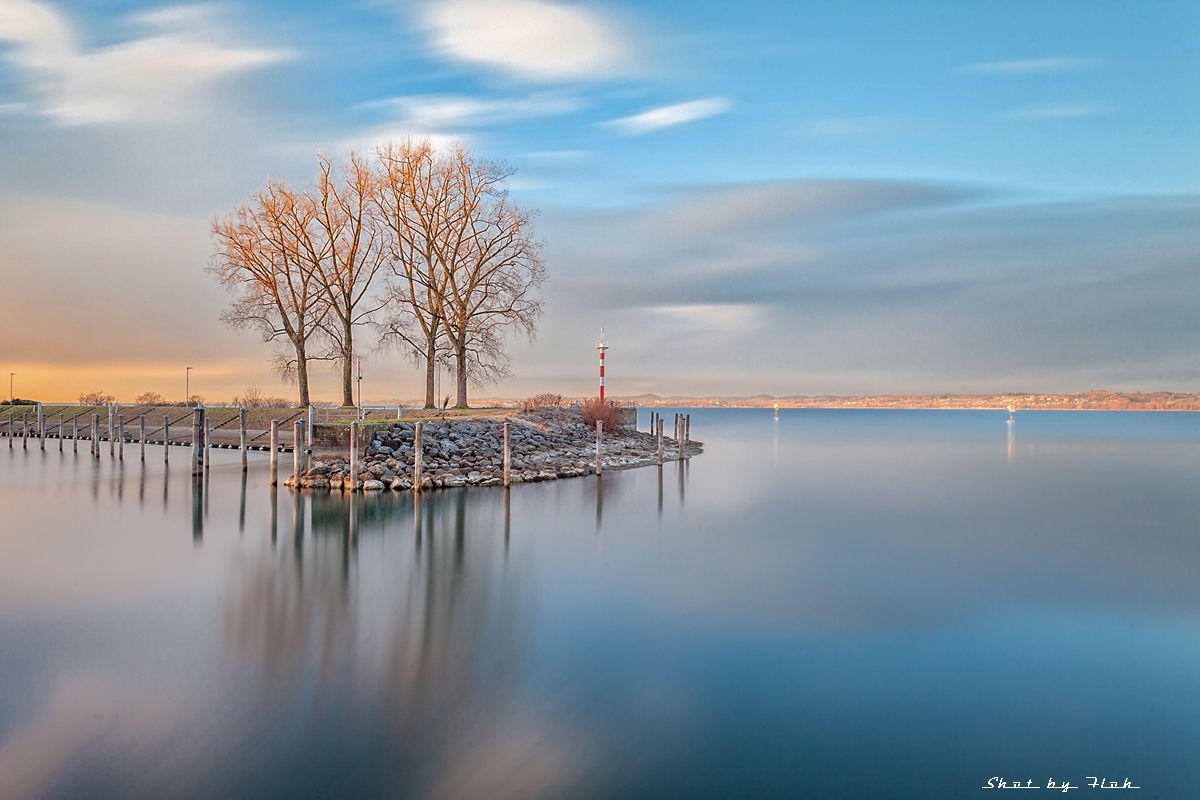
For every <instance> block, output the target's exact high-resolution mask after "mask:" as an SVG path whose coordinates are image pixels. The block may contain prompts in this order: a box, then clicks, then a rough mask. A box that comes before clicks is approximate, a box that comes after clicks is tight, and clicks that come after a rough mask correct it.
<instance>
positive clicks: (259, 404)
mask: <svg viewBox="0 0 1200 800" xmlns="http://www.w3.org/2000/svg"><path fill="white" fill-rule="evenodd" d="M233 404H234V405H235V406H242V407H243V408H285V407H287V405H288V401H287V400H285V399H284V398H282V397H268V396H267V395H264V394H263V393H262V387H261V386H258V385H257V384H255V385H252V386H247V387H246V393H245V394H242V395H240V396H237V397H234V398H233Z"/></svg>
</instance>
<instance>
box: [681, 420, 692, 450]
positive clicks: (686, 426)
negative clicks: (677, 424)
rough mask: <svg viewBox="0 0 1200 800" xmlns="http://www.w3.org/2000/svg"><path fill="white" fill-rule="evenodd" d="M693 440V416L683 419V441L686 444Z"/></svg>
mask: <svg viewBox="0 0 1200 800" xmlns="http://www.w3.org/2000/svg"><path fill="white" fill-rule="evenodd" d="M691 440H692V415H691V414H688V415H686V416H685V417H684V418H683V441H684V443H685V444H686V443H687V442H690V441H691Z"/></svg>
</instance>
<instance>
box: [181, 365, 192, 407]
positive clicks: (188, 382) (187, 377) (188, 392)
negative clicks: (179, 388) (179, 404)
mask: <svg viewBox="0 0 1200 800" xmlns="http://www.w3.org/2000/svg"><path fill="white" fill-rule="evenodd" d="M191 399H192V368H191V367H188V368H187V369H186V370H185V371H184V373H183V407H184V408H187V407H188V403H189V402H190V401H191Z"/></svg>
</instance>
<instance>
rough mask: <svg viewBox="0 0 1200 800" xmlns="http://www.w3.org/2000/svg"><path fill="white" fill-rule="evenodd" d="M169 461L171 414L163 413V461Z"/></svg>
mask: <svg viewBox="0 0 1200 800" xmlns="http://www.w3.org/2000/svg"><path fill="white" fill-rule="evenodd" d="M170 461H171V415H170V414H163V463H164V464H169V463H170Z"/></svg>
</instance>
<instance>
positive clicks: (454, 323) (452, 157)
mask: <svg viewBox="0 0 1200 800" xmlns="http://www.w3.org/2000/svg"><path fill="white" fill-rule="evenodd" d="M447 169H448V170H449V173H450V174H449V178H450V179H451V180H452V181H453V183H454V191H453V193H452V195H453V196H454V198H455V199H454V204H455V205H456V206H457V208H456V209H455V211H454V212H453V213H452V214H451V219H452V220H453V221H454V223H455V224H454V225H453V226H452V231H451V233H450V235H448V236H447V237H446V238H445V241H444V242H443V253H442V260H443V263H444V268H445V272H446V274H445V289H444V290H443V292H442V298H441V300H442V308H443V313H444V316H445V326H446V338H447V339H448V340H449V342H450V349H451V353H452V358H453V360H454V368H455V376H456V379H457V380H456V382H457V390H458V391H457V398H456V402H455V407H456V408H466V406H467V384H468V382H471V383H475V384H476V385H481V384H485V383H488V382H491V381H493V380H495V379H497V378H500V377H503V376H505V375H507V374H508V356H507V354H506V352H505V350H504V335H505V333H506V332H507V330H508V329H512V328H515V329H517V330H521V331H523V332H525V333H526V334H527V335H528V336H529V337H530V338H531V339H532V337H533V335H534V332H535V326H536V323H537V320H538V318H539V317H540V316H541V313H542V300H541V297H540V295H539V294H538V289H539V288H540V287H541V285H542V283H544V282H545V280H546V266H545V262H544V261H543V259H542V249H543V245H542V243H541V242H539V241H537V240H535V239H534V238H533V218H534V216H535V212H532V211H527V210H525V209H522V208H520V207H518V206H517V205H515V204H513V203H511V202H510V201H509V199H508V187H507V183H506V182H507V179H508V178H509V177H510V176H511V175H512V174H513V172H514V170H513V169H511V168H510V167H509V166H508V165H507V164H505V163H504V162H502V161H475V159H474V157H473V156H472V155H471V153H470V151H469V150H467V149H466V147H465V146H463V145H461V144H459V145H456V146H455V147H454V149H453V150H452V151H451V153H450V154H449V155H448V156H447Z"/></svg>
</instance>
